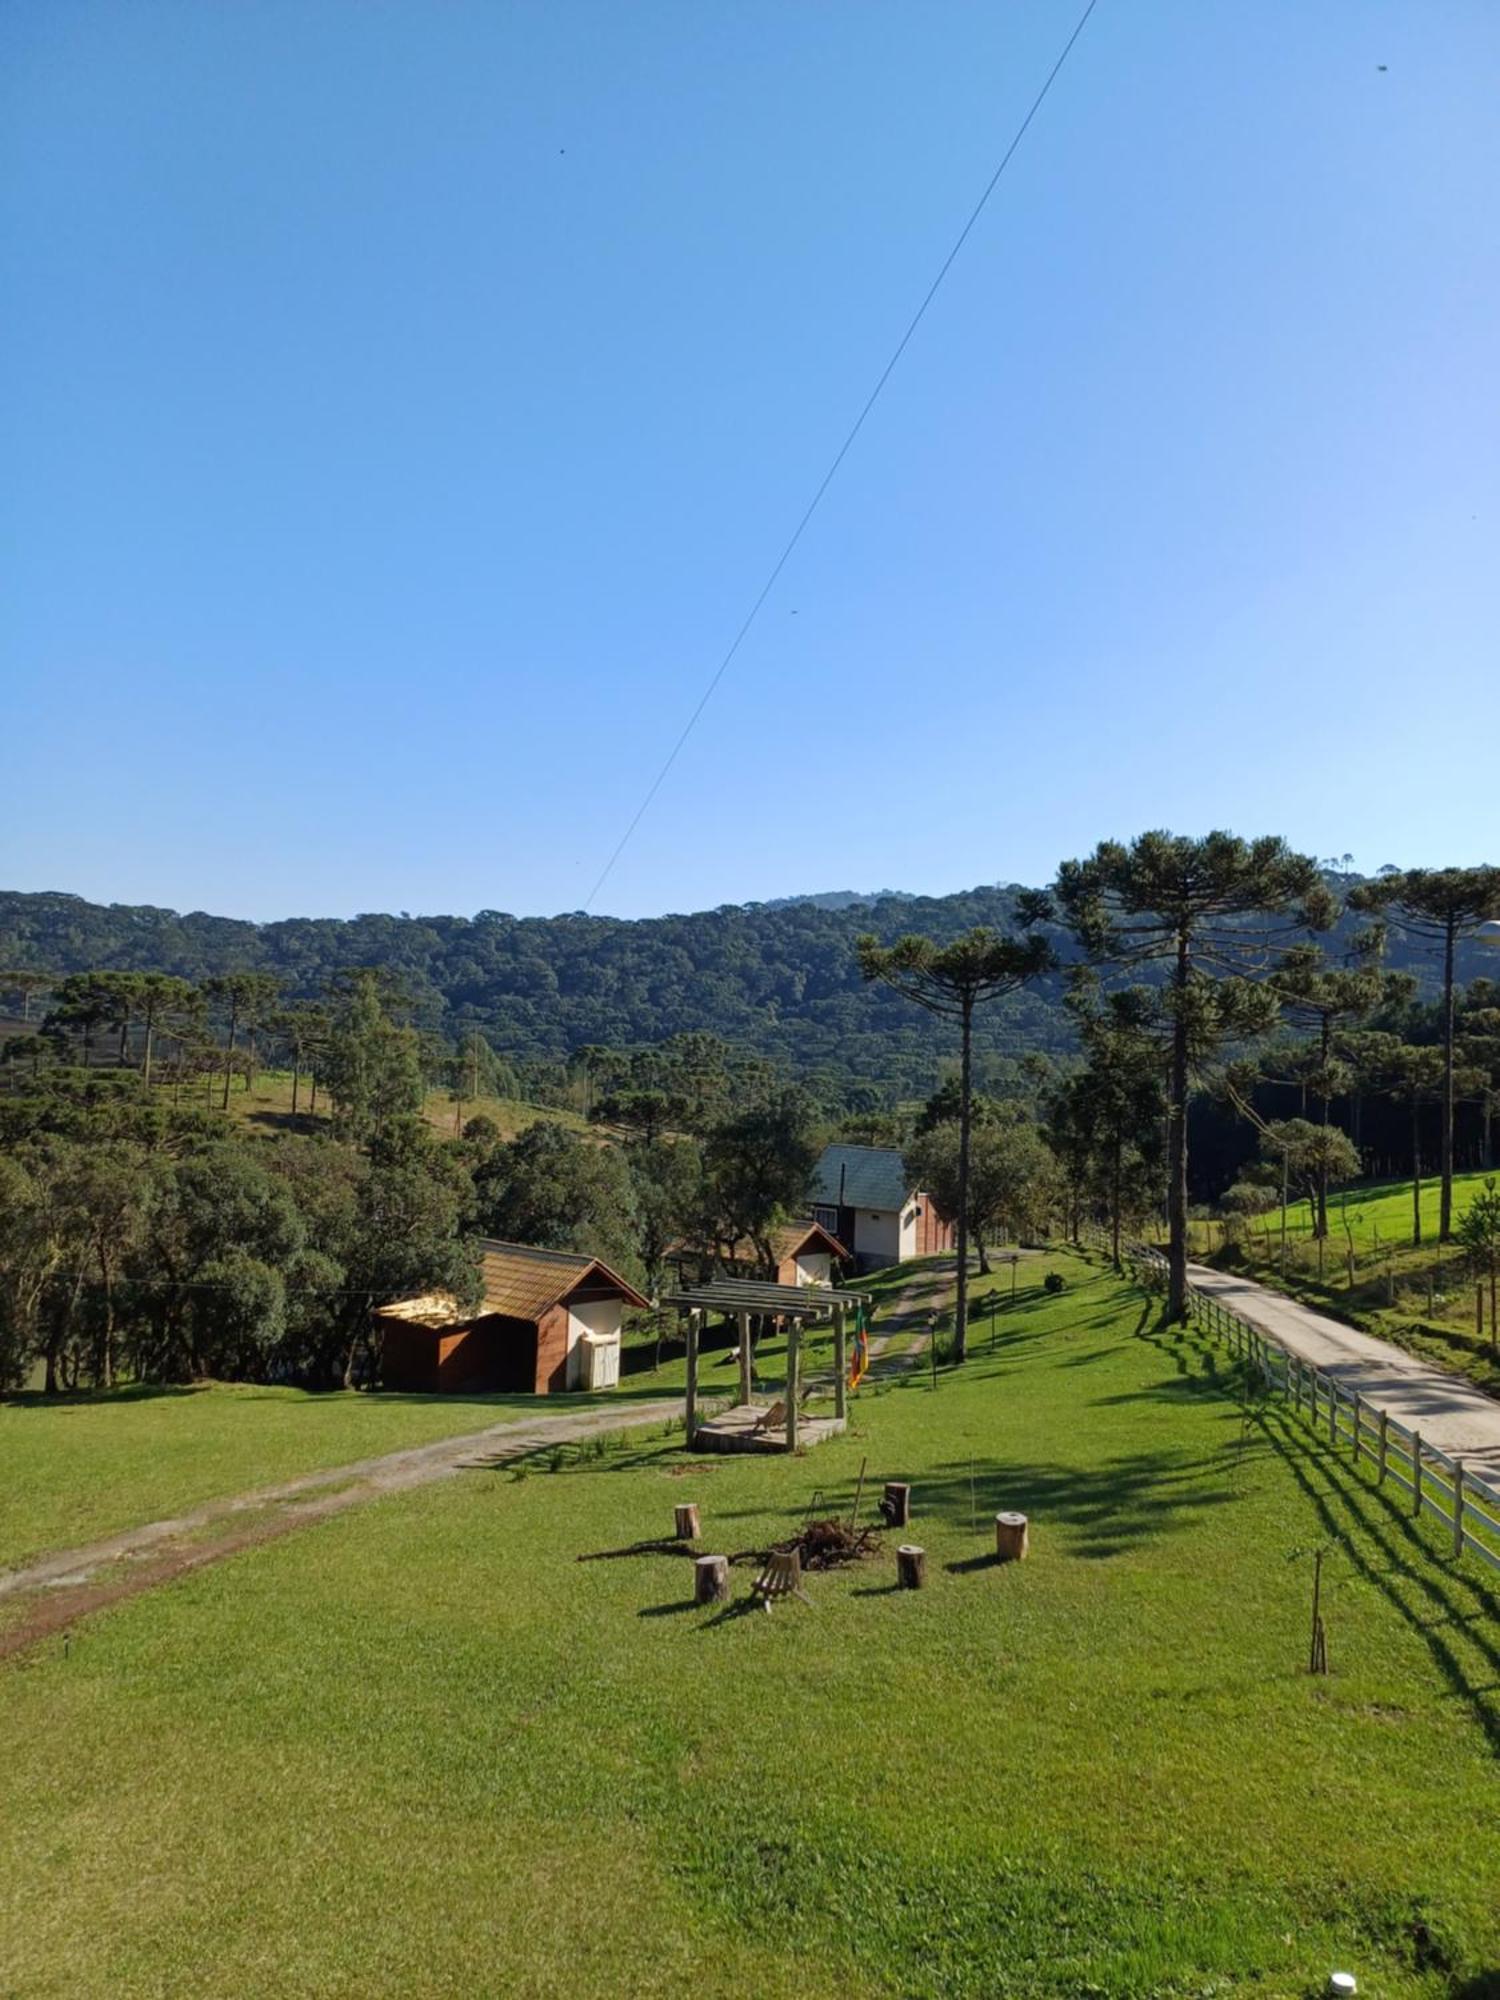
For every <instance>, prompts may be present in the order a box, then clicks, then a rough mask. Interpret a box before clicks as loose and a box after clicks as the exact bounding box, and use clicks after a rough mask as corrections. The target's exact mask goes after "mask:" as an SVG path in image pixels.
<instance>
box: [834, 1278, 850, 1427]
mask: <svg viewBox="0 0 1500 2000" xmlns="http://www.w3.org/2000/svg"><path fill="white" fill-rule="evenodd" d="M833 1414H834V1415H835V1416H836V1417H838V1418H840V1419H842V1418H844V1417H847V1416H848V1414H849V1353H848V1343H847V1340H846V1336H845V1328H844V1308H843V1307H842V1306H841V1305H838V1306H835V1307H834V1309H833Z"/></svg>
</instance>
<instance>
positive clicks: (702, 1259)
mask: <svg viewBox="0 0 1500 2000" xmlns="http://www.w3.org/2000/svg"><path fill="white" fill-rule="evenodd" d="M770 1242H771V1258H772V1268H771V1272H770V1275H769V1277H768V1278H767V1277H766V1273H765V1271H764V1269H763V1268H762V1265H761V1258H760V1252H759V1251H758V1250H757V1249H756V1247H755V1245H754V1244H753V1243H752V1242H751V1241H750V1239H749V1238H748V1237H741V1239H740V1241H739V1242H738V1243H736V1244H735V1245H734V1246H733V1248H732V1250H730V1251H729V1253H728V1254H727V1255H726V1254H725V1250H724V1246H723V1245H722V1244H719V1245H717V1246H713V1245H709V1244H706V1243H686V1242H684V1243H674V1244H673V1245H672V1247H671V1248H670V1249H669V1250H668V1251H667V1253H666V1259H665V1261H666V1262H667V1263H668V1264H670V1265H671V1266H672V1267H673V1268H674V1270H675V1271H676V1273H677V1282H678V1283H679V1284H688V1283H692V1282H698V1283H703V1282H706V1281H707V1280H708V1279H709V1278H711V1277H712V1276H714V1274H715V1273H716V1272H720V1273H723V1274H724V1275H725V1276H728V1277H762V1278H766V1282H767V1283H769V1284H777V1285H823V1286H828V1285H831V1284H832V1283H833V1279H834V1272H835V1268H836V1266H838V1265H839V1264H842V1263H845V1262H847V1261H848V1257H849V1252H848V1251H847V1250H846V1249H845V1248H844V1246H843V1244H842V1243H841V1242H840V1241H839V1239H838V1238H837V1237H836V1236H835V1235H834V1234H833V1232H832V1231H831V1230H829V1229H825V1228H824V1227H823V1225H822V1223H820V1222H813V1221H811V1220H810V1219H808V1220H804V1221H801V1222H784V1223H782V1224H780V1225H779V1226H778V1227H777V1228H775V1229H773V1230H772V1231H771V1239H770Z"/></svg>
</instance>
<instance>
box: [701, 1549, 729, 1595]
mask: <svg viewBox="0 0 1500 2000" xmlns="http://www.w3.org/2000/svg"><path fill="white" fill-rule="evenodd" d="M693 1602H694V1603H695V1604H727V1603H728V1602H729V1558H728V1556H699V1557H698V1559H697V1561H696V1562H695V1563H694V1564H693Z"/></svg>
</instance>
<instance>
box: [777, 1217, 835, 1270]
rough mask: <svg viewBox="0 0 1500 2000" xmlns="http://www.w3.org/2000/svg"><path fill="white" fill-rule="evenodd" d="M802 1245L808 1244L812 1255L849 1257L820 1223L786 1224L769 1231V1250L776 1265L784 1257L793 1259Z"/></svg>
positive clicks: (828, 1230)
mask: <svg viewBox="0 0 1500 2000" xmlns="http://www.w3.org/2000/svg"><path fill="white" fill-rule="evenodd" d="M804 1243H810V1245H811V1248H812V1251H813V1254H814V1255H817V1253H818V1252H819V1251H827V1252H828V1254H829V1255H830V1256H833V1257H847V1256H848V1255H849V1252H848V1251H847V1250H846V1249H845V1248H844V1246H843V1244H842V1243H840V1241H839V1239H838V1238H837V1237H836V1236H835V1235H834V1233H833V1231H832V1230H831V1229H825V1228H824V1227H823V1225H822V1223H821V1222H786V1223H783V1224H782V1226H781V1228H780V1229H773V1230H772V1231H771V1249H772V1251H773V1253H774V1254H775V1258H776V1261H777V1263H778V1264H779V1263H781V1262H782V1260H783V1259H784V1258H786V1257H795V1256H796V1254H797V1252H798V1251H799V1250H800V1249H801V1248H802V1246H803V1244H804Z"/></svg>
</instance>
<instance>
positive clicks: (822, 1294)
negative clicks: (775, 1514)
mask: <svg viewBox="0 0 1500 2000" xmlns="http://www.w3.org/2000/svg"><path fill="white" fill-rule="evenodd" d="M868 1303H869V1294H868V1293H866V1292H845V1291H836V1290H832V1289H829V1288H828V1287H825V1286H823V1285H769V1284H761V1283H759V1282H757V1281H756V1280H755V1279H752V1278H713V1279H710V1280H709V1282H708V1283H707V1284H706V1285H691V1286H686V1287H684V1288H683V1289H682V1290H680V1291H676V1292H669V1293H667V1295H666V1296H665V1297H664V1298H663V1299H662V1304H663V1305H666V1306H676V1307H678V1308H679V1310H680V1311H683V1312H685V1313H686V1314H687V1441H688V1445H689V1447H690V1448H691V1446H692V1445H693V1444H694V1443H695V1442H696V1441H697V1436H698V1343H699V1336H700V1335H701V1333H702V1331H703V1325H704V1322H705V1320H706V1319H707V1317H708V1315H709V1314H710V1313H711V1312H719V1313H723V1314H724V1315H725V1316H726V1318H733V1319H734V1320H735V1321H736V1323H737V1324H738V1326H739V1333H740V1402H741V1403H742V1404H748V1403H749V1402H750V1399H751V1388H752V1385H751V1380H750V1360H751V1356H750V1321H751V1319H752V1318H757V1317H763V1318H780V1319H784V1320H786V1321H787V1322H788V1327H787V1339H786V1395H785V1402H786V1448H787V1450H788V1451H795V1450H796V1449H797V1415H798V1412H797V1403H798V1396H799V1393H800V1390H801V1386H802V1384H801V1372H802V1329H803V1326H804V1325H805V1323H806V1322H807V1321H808V1320H810V1319H821V1318H822V1317H823V1315H824V1314H825V1313H826V1312H828V1311H829V1310H830V1309H831V1310H832V1313H833V1398H834V1403H833V1407H834V1415H835V1418H836V1419H837V1421H838V1422H839V1423H840V1424H841V1425H842V1423H843V1422H844V1420H845V1419H846V1418H847V1416H848V1413H849V1365H848V1325H847V1319H846V1315H847V1313H848V1310H849V1307H850V1306H861V1305H868Z"/></svg>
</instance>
